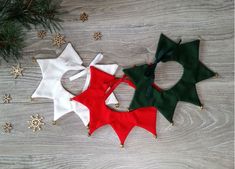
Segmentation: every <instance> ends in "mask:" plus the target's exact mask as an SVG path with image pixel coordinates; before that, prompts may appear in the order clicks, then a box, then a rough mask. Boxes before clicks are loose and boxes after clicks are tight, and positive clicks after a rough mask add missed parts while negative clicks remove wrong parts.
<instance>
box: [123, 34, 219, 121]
mask: <svg viewBox="0 0 235 169" xmlns="http://www.w3.org/2000/svg"><path fill="white" fill-rule="evenodd" d="M180 42H181V41H180ZM180 42H179V43H175V42H174V41H172V40H171V39H169V38H167V37H166V36H165V35H163V34H162V35H161V36H160V40H159V43H158V48H157V52H156V55H155V58H156V59H155V61H154V63H153V64H150V65H147V64H143V65H139V66H135V67H132V68H127V69H124V73H125V74H126V75H127V76H128V77H130V78H131V80H132V81H133V83H134V84H135V85H136V91H135V94H134V97H133V100H132V103H131V105H130V109H131V110H132V109H136V108H139V107H145V106H155V107H157V108H158V110H159V111H160V112H161V113H162V114H163V115H164V117H165V118H166V119H167V120H168V121H169V122H171V123H172V124H173V115H174V110H175V107H176V105H177V103H178V101H184V102H189V103H192V104H195V105H197V106H200V107H201V108H202V104H201V102H200V100H199V98H198V94H197V90H196V83H198V82H200V81H202V80H205V79H208V78H210V77H212V76H215V73H214V72H212V71H211V70H209V69H208V68H207V67H206V66H204V64H202V63H201V62H200V61H199V42H200V41H199V40H195V41H192V42H188V43H184V44H180ZM160 61H162V62H167V61H176V62H178V63H180V64H181V65H182V66H183V68H184V73H183V76H182V77H181V79H180V80H179V81H178V82H177V83H176V84H175V85H174V86H173V87H172V88H171V89H168V90H162V89H160V88H159V87H157V86H156V85H155V84H154V78H155V72H154V71H155V68H156V66H157V63H158V62H160Z"/></svg>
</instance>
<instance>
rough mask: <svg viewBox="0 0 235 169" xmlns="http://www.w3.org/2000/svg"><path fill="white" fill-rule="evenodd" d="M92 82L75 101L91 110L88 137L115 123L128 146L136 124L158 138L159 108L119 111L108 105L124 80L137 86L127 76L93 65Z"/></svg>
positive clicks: (122, 144)
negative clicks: (157, 121)
mask: <svg viewBox="0 0 235 169" xmlns="http://www.w3.org/2000/svg"><path fill="white" fill-rule="evenodd" d="M90 70H91V82H90V86H89V88H88V89H87V90H86V91H84V92H83V93H81V94H80V95H78V96H76V97H74V98H72V100H75V101H78V102H81V103H82V104H84V105H86V106H87V107H88V108H89V110H90V123H89V132H88V136H89V135H91V134H92V133H93V132H94V131H95V130H96V129H98V128H100V127H102V126H104V125H108V124H109V125H111V127H112V128H113V129H114V131H115V132H116V133H117V135H118V137H119V140H120V143H121V147H123V146H124V142H125V140H126V137H127V136H128V134H129V133H130V131H131V130H132V128H133V127H135V126H138V127H142V128H144V129H146V130H148V131H149V132H151V133H152V134H153V135H154V136H155V137H156V135H157V133H156V111H157V109H156V108H155V107H143V108H139V109H136V110H133V111H130V112H128V111H127V112H118V111H115V110H113V109H111V108H109V107H108V106H106V105H105V104H104V103H105V100H106V99H107V98H108V96H109V95H110V94H111V93H112V92H113V90H114V89H115V88H116V87H117V86H118V85H119V84H120V83H121V82H125V83H127V84H128V85H130V86H132V87H135V86H134V85H133V84H132V83H131V81H129V80H128V79H126V77H125V76H123V77H122V78H120V79H118V78H115V76H113V75H110V74H107V73H105V72H103V71H101V70H99V69H96V68H95V67H93V66H91V68H90Z"/></svg>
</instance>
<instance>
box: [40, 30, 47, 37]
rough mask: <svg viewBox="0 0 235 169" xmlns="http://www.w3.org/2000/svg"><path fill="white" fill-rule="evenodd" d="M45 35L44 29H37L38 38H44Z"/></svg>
mask: <svg viewBox="0 0 235 169" xmlns="http://www.w3.org/2000/svg"><path fill="white" fill-rule="evenodd" d="M46 35H47V32H46V31H43V30H41V31H38V38H40V39H44V38H45V37H46Z"/></svg>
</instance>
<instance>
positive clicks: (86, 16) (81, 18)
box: [80, 12, 88, 22]
mask: <svg viewBox="0 0 235 169" xmlns="http://www.w3.org/2000/svg"><path fill="white" fill-rule="evenodd" d="M80 20H81V21H82V22H85V21H87V20H88V15H87V14H86V13H85V12H83V13H81V14H80Z"/></svg>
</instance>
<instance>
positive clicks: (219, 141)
mask: <svg viewBox="0 0 235 169" xmlns="http://www.w3.org/2000/svg"><path fill="white" fill-rule="evenodd" d="M62 9H63V10H66V11H67V13H65V14H63V15H62V16H61V18H62V19H63V20H64V22H63V24H62V25H63V30H62V31H61V32H60V33H61V34H63V35H65V36H66V40H67V42H71V43H72V44H73V46H74V47H75V49H76V51H77V52H78V53H79V55H80V56H81V57H82V58H83V60H84V65H86V66H87V65H88V64H89V63H90V62H91V60H92V59H93V58H94V57H95V55H96V54H97V53H98V52H103V54H104V57H105V58H104V60H103V61H102V63H118V64H119V65H120V69H119V71H118V73H117V75H121V73H122V71H121V69H122V68H123V67H128V66H132V65H134V64H138V63H145V62H150V61H151V60H152V59H153V56H154V54H155V51H156V45H157V41H158V38H159V35H160V33H164V34H166V35H167V36H168V37H170V38H172V39H173V40H178V39H179V38H182V39H183V42H187V41H190V40H193V39H197V38H199V37H200V38H201V43H200V60H201V61H202V62H203V63H205V64H206V65H207V66H208V67H209V68H211V69H212V70H214V71H215V72H218V73H219V75H220V76H219V78H217V79H216V78H211V79H208V80H205V81H203V82H200V83H198V84H197V90H198V94H199V97H200V99H201V101H202V103H203V104H204V105H205V109H204V110H202V111H201V110H200V109H199V108H198V107H197V106H194V105H192V104H189V103H183V102H180V103H179V104H178V105H177V108H176V110H175V116H174V121H175V125H174V126H171V125H170V124H169V123H168V122H167V121H166V120H165V119H164V118H163V116H162V115H161V114H160V113H158V119H157V123H158V125H157V131H158V135H159V137H158V139H154V138H153V137H152V135H151V134H150V133H148V132H146V131H145V130H144V129H141V128H134V130H133V131H132V132H131V133H130V135H129V136H128V138H127V140H126V143H125V148H123V149H122V148H120V147H119V140H118V138H117V136H116V134H115V133H114V131H113V130H112V129H111V128H110V127H108V126H105V127H103V128H101V129H99V130H97V132H95V133H94V135H92V136H91V137H87V130H86V127H84V126H83V124H82V122H81V120H80V119H79V118H78V117H77V116H76V115H75V114H74V113H70V114H67V115H66V116H64V117H63V118H61V119H60V120H59V121H58V123H57V125H55V126H53V125H52V123H51V121H52V119H53V102H52V100H49V99H35V100H33V101H31V100H30V96H31V94H32V93H33V92H34V90H35V89H36V88H37V86H38V84H39V82H40V80H41V78H42V76H41V71H40V68H39V66H38V64H37V63H32V59H31V58H32V57H36V58H39V57H40V58H49V57H50V58H53V57H56V56H58V54H60V52H61V51H62V50H63V48H64V47H65V45H63V46H62V47H61V48H56V47H53V46H52V43H51V38H52V35H51V34H50V33H48V34H47V37H46V38H45V39H44V40H39V39H38V38H37V30H32V31H28V32H27V36H26V38H25V39H26V47H25V48H24V51H23V59H22V60H20V61H19V62H20V63H21V65H22V67H24V69H25V70H24V76H23V77H19V78H18V79H14V78H13V77H12V75H11V74H10V70H11V66H12V64H14V63H13V62H10V63H6V62H4V61H3V60H1V64H0V95H1V96H3V95H4V94H8V93H9V94H11V96H12V98H13V100H12V102H11V103H10V104H3V103H0V125H1V126H2V125H3V124H4V123H5V122H11V123H12V124H13V127H14V129H13V130H12V132H11V133H10V134H7V133H4V132H3V130H1V133H0V168H1V169H11V168H14V169H23V168H24V169H34V168H45V169H51V168H53V169H54V168H64V169H87V168H89V169H101V168H102V169H121V168H123V169H152V168H156V169H173V168H174V169H186V168H194V169H228V168H229V169H231V168H233V165H234V162H233V159H234V153H233V151H234V149H233V145H234V114H233V111H234V106H233V102H234V94H233V93H234V91H233V89H234V53H233V52H234V50H233V45H234V30H233V28H234V27H233V24H234V21H233V19H234V16H233V10H234V2H233V1H232V0H207V1H204V0H197V1H194V0H119V1H117V0H116V1H115V0H112V1H111V0H90V1H87V0H80V1H77V0H64V1H63V3H62ZM82 12H86V13H88V15H89V20H88V21H87V22H84V23H83V22H81V21H80V20H79V16H80V13H82ZM95 31H100V32H102V34H103V37H102V40H101V41H94V40H93V37H92V36H93V33H94V32H95ZM182 72H183V69H182V67H181V66H180V65H179V64H177V63H176V62H169V63H164V64H163V63H161V64H160V65H159V66H158V68H157V71H156V74H157V79H156V83H157V84H159V85H160V86H161V87H162V88H169V87H171V86H173V85H174V84H175V83H176V82H177V81H178V80H179V78H180V77H181V75H182ZM74 73H75V72H74V71H73V72H71V71H70V72H68V73H66V74H65V75H64V76H63V78H62V82H63V85H64V87H65V88H66V89H67V90H69V91H71V92H72V93H74V94H76V93H78V92H79V91H80V90H81V87H82V84H83V82H84V80H85V79H80V80H76V81H74V82H69V80H68V77H69V76H70V75H72V74H74ZM115 93H116V95H117V97H118V99H119V101H120V102H121V107H120V108H121V109H124V108H126V107H127V106H128V104H129V103H130V101H131V97H132V95H133V89H131V88H129V87H127V86H125V85H121V86H119V87H118V89H117V90H115ZM37 113H38V114H40V115H42V116H44V118H45V119H44V122H45V123H46V125H45V126H44V127H43V130H42V131H39V132H36V133H33V132H32V130H31V129H28V124H27V121H28V120H29V119H30V116H31V115H35V114H37Z"/></svg>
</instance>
